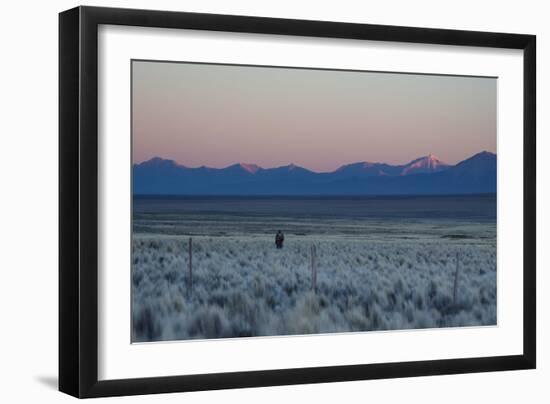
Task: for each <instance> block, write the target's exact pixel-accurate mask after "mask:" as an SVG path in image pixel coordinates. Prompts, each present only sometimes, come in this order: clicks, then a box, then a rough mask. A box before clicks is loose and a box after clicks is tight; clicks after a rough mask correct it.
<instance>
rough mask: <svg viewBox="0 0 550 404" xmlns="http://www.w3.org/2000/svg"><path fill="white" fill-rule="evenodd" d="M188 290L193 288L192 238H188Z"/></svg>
mask: <svg viewBox="0 0 550 404" xmlns="http://www.w3.org/2000/svg"><path fill="white" fill-rule="evenodd" d="M187 282H188V286H189V289H192V288H193V238H192V237H189V275H188V279H187Z"/></svg>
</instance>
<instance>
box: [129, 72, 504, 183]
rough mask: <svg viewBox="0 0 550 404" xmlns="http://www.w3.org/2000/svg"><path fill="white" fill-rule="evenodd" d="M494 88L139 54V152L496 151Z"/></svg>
mask: <svg viewBox="0 0 550 404" xmlns="http://www.w3.org/2000/svg"><path fill="white" fill-rule="evenodd" d="M496 97H497V79H496V78H485V77H482V78H481V77H462V76H439V75H417V74H404V73H382V72H363V71H361V72H357V71H342V70H336V71H335V70H315V69H292V68H282V67H258V66H238V65H213V64H202V63H201V64H193V63H177V62H154V61H133V62H132V142H133V143H132V144H133V162H134V163H140V162H142V161H145V160H148V159H150V158H152V157H162V158H166V159H171V160H175V161H176V162H178V163H179V164H182V165H185V166H188V167H199V166H203V165H204V166H208V167H216V168H222V167H227V166H229V165H231V164H235V163H247V164H257V165H259V166H261V167H264V168H270V167H279V166H284V165H288V164H296V165H299V166H302V167H305V168H308V169H310V170H313V171H317V172H325V171H332V170H335V169H337V168H338V167H340V166H342V165H343V164H349V163H354V162H359V161H370V162H384V163H389V164H404V163H407V162H409V161H411V160H413V159H415V158H418V157H422V156H426V155H428V154H434V155H435V156H437V157H438V158H439V159H441V160H442V161H444V162H446V163H448V164H456V163H458V162H460V161H462V160H464V159H465V158H468V157H470V156H472V155H474V154H476V153H478V152H480V151H483V150H487V151H490V152H493V153H496V141H497V140H496V132H497V129H496V127H497V126H496V117H497V115H496V114H497V112H496V105H497V103H496Z"/></svg>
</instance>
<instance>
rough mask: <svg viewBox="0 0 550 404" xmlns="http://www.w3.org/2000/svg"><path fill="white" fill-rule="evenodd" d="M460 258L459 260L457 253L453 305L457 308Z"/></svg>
mask: <svg viewBox="0 0 550 404" xmlns="http://www.w3.org/2000/svg"><path fill="white" fill-rule="evenodd" d="M458 258H459V255H458V253H456V269H455V283H454V286H453V305H455V306H456V294H457V291H458V268H459V265H458V262H459V261H458Z"/></svg>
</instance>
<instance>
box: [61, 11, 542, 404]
mask: <svg viewBox="0 0 550 404" xmlns="http://www.w3.org/2000/svg"><path fill="white" fill-rule="evenodd" d="M59 28H60V30H59V47H60V48H59V83H60V84H59V85H60V87H59V99H60V104H59V111H60V112H59V114H60V115H59V116H60V119H59V128H60V129H59V145H60V162H59V165H60V173H59V178H60V198H59V200H60V202H59V203H60V207H59V208H60V224H59V226H60V255H59V259H60V266H59V310H60V312H59V388H60V390H61V391H63V392H65V393H68V394H71V395H73V396H76V397H100V396H114V395H132V394H148V393H162V392H183V391H194V390H208V389H222V388H238V387H256V386H271V385H283V384H298V383H321V382H332V381H346V380H361V379H378V378H395V377H409V376H425V375H439V374H457V373H467V372H486V371H499V370H513V369H532V368H535V364H536V359H535V358H536V340H535V335H536V329H535V328H536V326H535V318H536V312H535V310H536V307H535V301H536V288H535V272H536V267H535V265H536V262H535V244H536V243H535V118H536V117H535V99H536V96H535V65H536V63H535V47H536V45H535V44H536V41H535V36H533V35H523V34H504V33H489V32H471V31H456V30H444V29H426V28H411V27H396V26H380V25H368V24H351V23H339V22H326V21H309V20H287V19H274V18H262V17H245V16H229V15H214V14H197V13H181V12H165V11H146V10H125V9H109V8H94V7H78V8H75V9H71V10H68V11H65V12H63V13H61V14H60V17H59Z"/></svg>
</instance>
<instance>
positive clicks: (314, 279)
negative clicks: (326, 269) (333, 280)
mask: <svg viewBox="0 0 550 404" xmlns="http://www.w3.org/2000/svg"><path fill="white" fill-rule="evenodd" d="M316 258H317V251H316V249H315V244H311V289H312V290H313V291H314V292H316V291H317V267H316V265H317V262H316Z"/></svg>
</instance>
